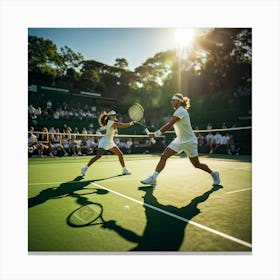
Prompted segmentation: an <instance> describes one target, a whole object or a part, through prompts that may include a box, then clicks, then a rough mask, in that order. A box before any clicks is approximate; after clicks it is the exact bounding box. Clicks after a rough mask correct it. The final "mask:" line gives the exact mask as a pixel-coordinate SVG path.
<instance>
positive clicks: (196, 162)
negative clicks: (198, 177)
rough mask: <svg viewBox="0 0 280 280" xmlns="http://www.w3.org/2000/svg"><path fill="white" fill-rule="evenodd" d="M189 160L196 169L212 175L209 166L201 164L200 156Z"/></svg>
mask: <svg viewBox="0 0 280 280" xmlns="http://www.w3.org/2000/svg"><path fill="white" fill-rule="evenodd" d="M189 159H190V161H191V163H192V165H193V166H194V167H195V168H199V169H201V170H203V171H206V172H208V173H210V174H211V173H212V170H211V169H210V168H209V167H208V165H207V164H205V163H201V162H200V161H199V158H198V156H195V157H189Z"/></svg>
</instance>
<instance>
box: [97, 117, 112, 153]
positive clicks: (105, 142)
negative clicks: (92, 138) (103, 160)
mask: <svg viewBox="0 0 280 280" xmlns="http://www.w3.org/2000/svg"><path fill="white" fill-rule="evenodd" d="M113 124H114V121H112V120H108V122H107V125H106V134H105V135H104V136H103V137H102V138H101V139H100V140H99V143H98V148H102V149H104V150H110V149H112V148H113V147H116V146H117V145H116V144H115V142H114V140H113V138H114V135H115V133H116V129H114V128H113Z"/></svg>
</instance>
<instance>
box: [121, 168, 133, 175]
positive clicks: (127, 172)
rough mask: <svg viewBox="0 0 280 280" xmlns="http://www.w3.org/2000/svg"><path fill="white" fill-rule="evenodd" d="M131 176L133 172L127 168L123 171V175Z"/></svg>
mask: <svg viewBox="0 0 280 280" xmlns="http://www.w3.org/2000/svg"><path fill="white" fill-rule="evenodd" d="M130 174H131V172H130V171H129V170H128V169H127V168H124V169H123V172H122V175H130Z"/></svg>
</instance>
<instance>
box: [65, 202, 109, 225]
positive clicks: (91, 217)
mask: <svg viewBox="0 0 280 280" xmlns="http://www.w3.org/2000/svg"><path fill="white" fill-rule="evenodd" d="M102 214H103V206H102V205H101V204H99V203H96V202H91V203H88V204H86V205H83V206H81V207H79V208H77V209H75V210H74V211H73V212H72V213H71V214H70V215H69V216H68V217H67V224H68V225H69V226H72V227H84V226H89V225H100V224H104V223H106V222H105V220H104V219H103V217H102Z"/></svg>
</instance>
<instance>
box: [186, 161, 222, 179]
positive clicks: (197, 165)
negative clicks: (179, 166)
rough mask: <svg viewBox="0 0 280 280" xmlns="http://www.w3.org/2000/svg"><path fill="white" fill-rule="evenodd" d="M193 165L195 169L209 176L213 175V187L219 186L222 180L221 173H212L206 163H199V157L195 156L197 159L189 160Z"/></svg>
mask: <svg viewBox="0 0 280 280" xmlns="http://www.w3.org/2000/svg"><path fill="white" fill-rule="evenodd" d="M189 159H190V161H191V163H192V165H193V166H194V167H195V168H199V169H201V170H203V171H205V172H207V173H209V174H211V176H212V178H213V185H219V184H220V182H221V180H220V175H219V172H217V171H212V170H211V169H210V168H209V167H208V165H207V164H205V163H201V162H200V161H199V158H198V156H195V157H190V158H189Z"/></svg>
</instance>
